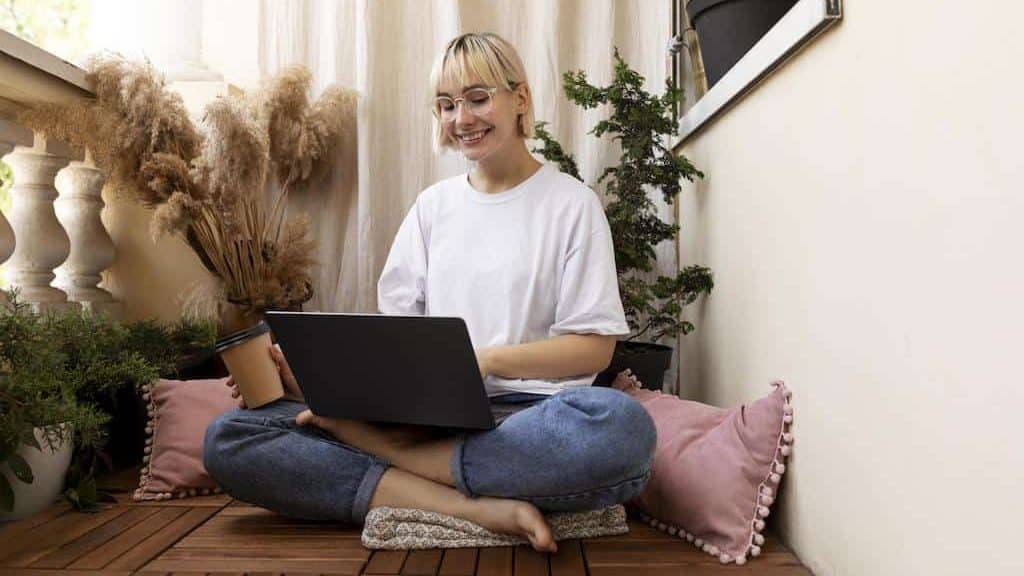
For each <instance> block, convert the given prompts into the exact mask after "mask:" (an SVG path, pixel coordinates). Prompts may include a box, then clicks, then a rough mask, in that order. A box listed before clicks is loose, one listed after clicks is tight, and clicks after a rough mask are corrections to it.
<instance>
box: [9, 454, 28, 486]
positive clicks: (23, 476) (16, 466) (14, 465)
mask: <svg viewBox="0 0 1024 576" xmlns="http://www.w3.org/2000/svg"><path fill="white" fill-rule="evenodd" d="M7 464H8V465H9V466H10V467H11V472H14V475H15V476H17V477H18V480H21V481H22V482H24V483H25V484H31V483H32V481H33V480H35V476H33V475H32V468H31V467H29V465H28V462H25V459H24V458H22V457H21V454H11V456H10V457H9V458H8V459H7Z"/></svg>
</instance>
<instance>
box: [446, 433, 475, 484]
mask: <svg viewBox="0 0 1024 576" xmlns="http://www.w3.org/2000/svg"><path fill="white" fill-rule="evenodd" d="M465 446H466V434H465V433H460V434H459V435H458V437H457V438H456V439H455V446H454V448H453V449H452V460H451V462H450V463H449V467H450V469H451V473H452V481H454V482H455V489H456V490H458V491H459V492H462V493H463V494H465V495H466V496H469V497H470V498H476V494H473V491H472V490H470V489H469V484H466V474H465V471H464V470H463V469H462V453H463V450H464V449H465Z"/></svg>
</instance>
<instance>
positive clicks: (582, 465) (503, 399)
mask: <svg viewBox="0 0 1024 576" xmlns="http://www.w3.org/2000/svg"><path fill="white" fill-rule="evenodd" d="M431 83H432V86H433V88H434V93H435V96H436V98H435V101H434V102H433V111H434V119H435V123H434V125H435V133H434V137H435V144H436V149H438V150H443V149H445V148H452V149H456V150H458V151H459V152H461V153H462V154H463V155H465V157H466V158H467V159H469V160H471V161H473V162H474V163H475V165H474V167H473V169H472V170H471V171H470V172H469V173H468V174H463V175H460V176H458V177H455V178H449V179H446V180H443V181H441V182H438V183H437V184H435V185H433V186H431V187H429V188H427V189H426V190H424V191H423V192H422V193H421V194H420V195H419V196H418V197H417V199H416V202H415V204H414V205H413V206H412V208H411V209H410V210H409V212H408V214H407V216H406V217H405V220H404V221H403V222H402V224H401V226H400V228H399V230H398V233H397V235H396V238H395V241H394V244H393V245H392V248H391V252H390V254H389V256H388V259H387V262H386V264H385V266H384V270H383V272H382V274H381V277H380V281H379V284H378V304H379V308H380V312H381V313H383V314H418V315H425V314H426V315H435V316H460V317H462V318H463V319H464V320H465V321H466V325H467V327H468V329H469V333H470V338H471V340H472V342H473V345H474V347H475V349H476V353H477V359H478V363H479V365H480V371H481V375H482V376H483V377H484V382H485V385H486V387H487V392H488V396H490V398H491V401H492V409H493V411H494V413H495V416H496V420H498V421H500V424H499V426H498V427H497V428H495V429H494V430H490V431H485V432H479V433H475V432H474V433H470V434H465V435H459V436H446V435H439V434H436V433H433V432H431V431H428V430H425V429H422V428H415V427H393V426H392V427H385V426H377V425H372V424H368V423H364V422H357V421H350V420H336V419H328V418H323V417H319V416H317V415H315V414H313V413H312V412H310V411H309V410H308V409H307V408H306V406H305V405H304V404H302V402H301V401H302V397H301V392H300V391H299V389H298V386H297V384H296V382H295V378H294V376H293V375H292V374H291V370H290V369H289V368H288V366H287V363H286V362H285V360H284V358H283V357H282V356H281V354H280V352H279V351H277V350H276V349H271V355H272V356H273V357H274V359H275V361H276V362H277V364H278V367H279V369H280V370H281V373H282V379H283V380H284V382H285V384H286V386H287V388H288V390H289V395H288V399H285V400H280V401H278V402H275V403H273V404H271V405H269V406H265V407H261V408H259V409H256V410H237V411H232V412H229V413H227V414H225V415H223V416H222V417H220V418H219V419H218V420H216V421H215V422H214V423H213V424H211V426H210V428H209V429H208V430H207V434H206V450H205V454H204V463H205V465H206V468H207V470H209V472H210V474H211V475H213V477H214V478H215V479H216V480H217V481H218V483H219V484H220V485H221V486H222V487H223V488H224V489H225V490H226V491H227V492H228V493H229V494H232V495H233V496H235V497H237V498H239V499H241V500H244V501H247V502H252V503H255V504H258V505H260V506H264V507H266V508H269V509H271V510H275V511H278V512H279V513H281V514H284V515H289V516H295V517H300V518H310V519H331V520H336V521H343V522H354V523H361V522H362V521H363V519H364V518H365V516H366V512H367V510H369V509H371V508H374V507H377V506H392V507H406V508H420V509H425V510H433V511H437V512H441V513H445V514H449V515H452V516H457V517H462V518H466V519H469V520H471V521H474V522H476V523H477V524H480V525H482V526H485V527H487V528H489V529H491V530H494V531H498V532H504V533H512V534H519V535H521V536H524V537H526V538H527V539H528V540H529V541H530V542H531V544H532V545H533V547H534V548H536V549H537V550H540V551H554V550H555V549H556V546H555V543H554V540H553V538H552V534H551V529H550V527H549V526H548V524H547V523H546V521H545V520H544V517H543V516H542V514H541V511H576V510H587V509H594V508H600V507H604V506H609V505H612V504H616V503H620V502H624V501H626V500H628V499H630V498H632V497H633V496H635V495H637V494H638V493H639V492H640V490H641V489H642V488H643V487H644V485H645V483H646V481H647V479H648V477H649V475H650V464H651V458H652V457H653V452H654V445H655V431H654V426H653V423H652V422H651V420H650V418H649V417H648V416H647V414H646V412H645V411H644V410H643V408H642V407H640V406H639V405H638V404H637V403H636V402H635V401H633V400H632V399H630V398H629V397H628V396H626V395H625V394H623V393H621V392H619V391H617V390H614V389H611V388H596V387H591V386H590V384H591V383H592V382H593V380H594V376H595V375H596V373H597V372H599V371H601V370H602V369H604V368H605V367H606V366H607V365H608V364H609V362H610V360H611V355H612V351H613V349H614V347H615V341H616V336H618V335H623V334H627V333H628V332H629V327H628V325H627V323H626V321H625V315H624V313H623V308H622V302H621V300H620V298H619V293H618V284H617V278H616V274H615V262H614V256H613V251H612V240H611V233H610V230H609V227H608V222H607V219H606V218H605V215H604V210H603V208H602V206H601V203H600V201H599V199H598V198H597V196H596V195H595V194H594V192H593V191H592V190H590V189H589V188H587V187H586V186H584V185H583V184H581V183H580V182H579V181H577V180H575V179H573V178H571V177H569V176H566V175H564V174H561V173H560V172H558V171H557V170H555V169H554V168H552V167H551V166H546V165H542V164H541V163H540V162H538V161H537V160H535V159H534V158H533V156H531V154H530V153H529V151H528V150H527V147H526V142H525V141H526V139H528V138H530V137H532V135H533V107H532V101H531V94H530V88H529V84H528V83H527V78H526V74H525V71H524V69H523V65H522V62H521V60H520V58H519V56H518V55H517V54H516V51H515V49H514V48H512V46H511V45H510V44H508V43H507V42H506V41H504V40H503V39H502V38H500V37H498V36H496V35H494V34H464V35H462V36H459V37H457V38H455V39H454V40H452V41H451V42H450V43H449V44H448V46H447V47H446V49H445V51H444V52H443V53H442V54H441V55H440V56H439V58H438V60H437V62H436V64H435V66H434V69H433V71H432V73H431ZM229 385H232V384H231V383H229ZM282 463H287V465H283V464H282Z"/></svg>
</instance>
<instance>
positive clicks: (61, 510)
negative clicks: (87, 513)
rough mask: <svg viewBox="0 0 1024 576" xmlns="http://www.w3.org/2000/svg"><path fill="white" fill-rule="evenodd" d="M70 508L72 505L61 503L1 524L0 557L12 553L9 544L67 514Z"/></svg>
mask: <svg viewBox="0 0 1024 576" xmlns="http://www.w3.org/2000/svg"><path fill="white" fill-rule="evenodd" d="M70 509H71V506H69V505H68V504H66V503H60V504H57V505H55V506H51V507H49V508H47V509H46V510H43V511H42V512H39V513H37V514H34V515H32V516H29V517H28V518H22V519H21V520H15V521H13V522H7V523H5V524H0V558H3V557H6V556H7V555H8V554H9V553H10V548H9V546H10V545H11V544H12V543H14V542H16V541H18V540H19V538H20V536H21V535H23V534H27V533H28V532H30V531H31V530H33V529H35V528H36V527H38V526H41V525H43V524H45V523H47V522H50V521H51V520H53V519H55V518H57V517H59V516H61V515H63V514H66V513H67V512H68V511H69V510H70Z"/></svg>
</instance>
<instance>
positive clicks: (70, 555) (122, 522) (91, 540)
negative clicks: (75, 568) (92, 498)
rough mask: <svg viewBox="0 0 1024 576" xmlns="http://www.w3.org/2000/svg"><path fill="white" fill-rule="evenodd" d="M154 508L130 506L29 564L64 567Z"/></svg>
mask: <svg viewBox="0 0 1024 576" xmlns="http://www.w3.org/2000/svg"><path fill="white" fill-rule="evenodd" d="M156 513H157V510H156V509H155V508H132V509H129V510H128V511H127V512H125V513H124V514H122V515H120V516H118V517H117V518H114V519H113V520H111V521H110V522H107V523H106V524H104V525H103V526H100V527H99V528H97V529H95V530H93V531H91V532H89V533H87V534H85V535H83V536H82V537H81V538H78V539H76V540H74V541H73V542H70V543H68V544H67V545H65V546H62V547H61V548H59V549H57V550H54V551H53V552H51V553H50V554H47V555H45V556H43V557H41V558H40V559H39V560H36V561H35V562H33V563H32V564H31V567H32V568H64V567H65V566H67V565H68V564H71V563H72V562H74V561H75V560H77V559H78V558H80V557H81V556H83V555H85V554H88V553H89V552H91V551H93V550H95V549H96V548H99V547H100V546H102V545H103V544H105V543H106V542H108V541H110V540H111V539H113V538H114V537H115V536H117V535H118V534H120V533H122V532H124V531H125V530H128V529H130V528H131V527H132V526H135V525H136V524H138V523H139V522H142V521H143V520H145V519H146V518H149V517H150V516H152V515H153V514H156Z"/></svg>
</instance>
